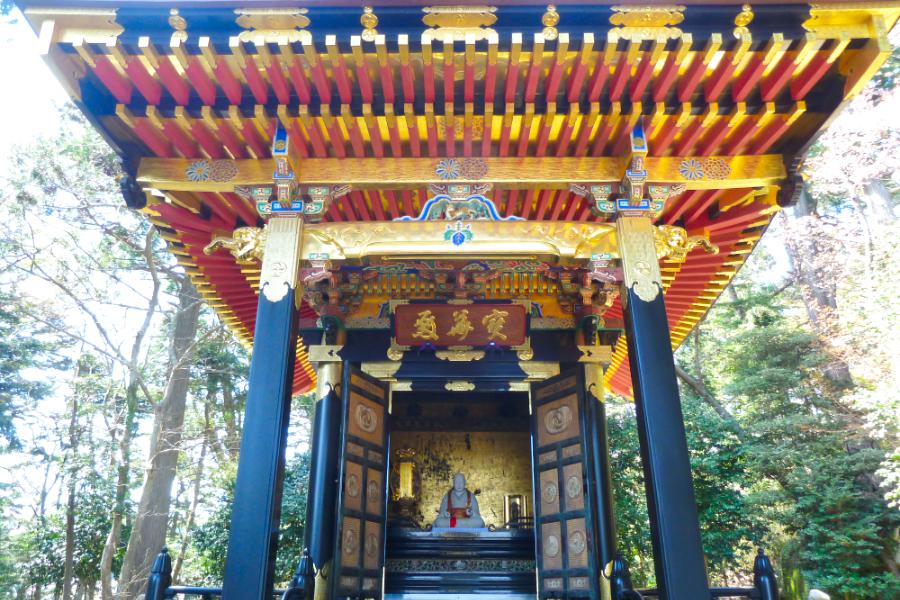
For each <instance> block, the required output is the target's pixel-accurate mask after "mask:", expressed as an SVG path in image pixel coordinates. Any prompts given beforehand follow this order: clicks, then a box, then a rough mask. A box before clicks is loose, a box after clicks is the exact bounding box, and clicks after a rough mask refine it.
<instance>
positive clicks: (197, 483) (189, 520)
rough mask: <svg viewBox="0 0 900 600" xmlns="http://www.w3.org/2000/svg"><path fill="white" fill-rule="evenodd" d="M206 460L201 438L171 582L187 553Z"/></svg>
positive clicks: (175, 578) (177, 573)
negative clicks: (182, 535)
mask: <svg viewBox="0 0 900 600" xmlns="http://www.w3.org/2000/svg"><path fill="white" fill-rule="evenodd" d="M205 461H206V440H205V439H204V440H203V443H202V445H201V446H200V459H199V460H198V461H197V473H196V474H195V475H194V485H193V495H194V496H193V498H191V507H190V508H189V509H188V514H187V516H186V517H185V521H184V537H183V538H182V540H181V548H180V549H179V550H178V556H177V557H176V558H175V566H174V567H172V583H173V584H175V583H178V578H179V576H180V575H181V567H182V565H183V564H184V556H185V554H186V553H187V547H188V545H189V544H190V543H191V528H192V527H193V526H194V517H195V516H196V515H197V504H198V503H199V501H200V487H201V484H202V483H203V466H204V464H203V463H204V462H205Z"/></svg>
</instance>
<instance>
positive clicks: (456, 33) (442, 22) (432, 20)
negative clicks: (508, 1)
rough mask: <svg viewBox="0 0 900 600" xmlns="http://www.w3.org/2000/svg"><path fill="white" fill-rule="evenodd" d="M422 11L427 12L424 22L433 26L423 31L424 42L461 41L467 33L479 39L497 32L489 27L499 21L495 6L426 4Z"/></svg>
mask: <svg viewBox="0 0 900 600" xmlns="http://www.w3.org/2000/svg"><path fill="white" fill-rule="evenodd" d="M422 12H424V13H425V16H424V17H422V23H424V24H425V25H427V26H428V27H431V29H426V30H425V32H424V33H423V35H422V41H423V42H430V41H432V40H437V41H439V42H443V41H460V42H461V41H463V40H465V39H466V35H467V34H470V35H473V36H474V37H475V40H476V41H478V40H484V39H487V38H488V37H490V36H491V35H496V34H497V32H496V31H494V30H493V29H491V28H490V27H488V26H489V25H493V24H494V23H496V22H497V15H496V14H495V13H496V12H497V8H496V7H494V6H426V7H425V8H423V9H422Z"/></svg>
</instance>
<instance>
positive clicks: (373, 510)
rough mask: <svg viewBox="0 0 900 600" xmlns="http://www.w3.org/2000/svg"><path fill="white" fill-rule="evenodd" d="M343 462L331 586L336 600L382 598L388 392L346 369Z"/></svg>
mask: <svg viewBox="0 0 900 600" xmlns="http://www.w3.org/2000/svg"><path fill="white" fill-rule="evenodd" d="M342 389H343V392H342V396H343V408H344V410H343V446H342V447H343V456H342V463H341V479H340V484H341V487H340V489H341V493H340V496H339V500H338V522H337V539H336V543H335V561H334V566H335V569H334V577H333V578H332V585H333V588H332V589H333V590H334V597H337V598H347V597H349V598H381V589H382V586H381V579H382V567H383V566H384V539H385V523H386V518H385V515H386V482H387V478H386V472H387V456H388V449H387V439H388V438H387V435H388V432H387V413H388V388H387V386H386V385H384V384H383V383H381V382H380V381H378V380H377V379H374V378H373V377H370V376H369V375H366V374H365V373H363V372H362V371H361V370H359V369H358V368H356V367H353V366H351V367H350V368H348V369H345V372H344V385H343V388H342Z"/></svg>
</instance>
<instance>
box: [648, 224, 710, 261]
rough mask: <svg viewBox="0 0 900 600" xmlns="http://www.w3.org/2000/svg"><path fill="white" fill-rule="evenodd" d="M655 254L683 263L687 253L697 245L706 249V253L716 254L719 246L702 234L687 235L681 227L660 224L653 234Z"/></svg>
mask: <svg viewBox="0 0 900 600" xmlns="http://www.w3.org/2000/svg"><path fill="white" fill-rule="evenodd" d="M655 244H656V255H657V257H659V258H667V259H668V260H670V261H672V262H677V263H683V262H684V261H685V260H687V255H688V253H689V252H690V251H691V250H693V249H694V248H696V247H697V246H700V247H702V248H703V249H704V250H706V253H707V254H718V253H719V247H718V246H716V245H715V244H713V243H712V242H710V241H709V240H708V239H707V238H705V237H703V236H702V235H694V236H688V234H687V231H685V230H684V228H683V227H676V226H675V225H660V226H659V227H657V228H656V235H655Z"/></svg>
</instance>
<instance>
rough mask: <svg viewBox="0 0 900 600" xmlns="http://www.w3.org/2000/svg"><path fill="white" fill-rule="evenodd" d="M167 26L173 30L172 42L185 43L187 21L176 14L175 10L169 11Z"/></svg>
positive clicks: (176, 10)
mask: <svg viewBox="0 0 900 600" xmlns="http://www.w3.org/2000/svg"><path fill="white" fill-rule="evenodd" d="M169 26H170V27H171V28H172V29H174V30H175V33H173V34H172V41H175V40H178V41H179V42H182V43H184V42H186V41H187V39H188V33H187V21H185V19H184V17H182V16H181V14H180V13H179V12H178V9H177V8H171V9H169Z"/></svg>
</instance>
